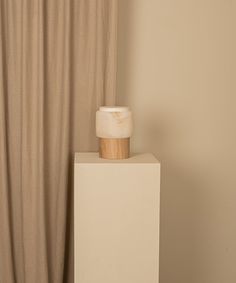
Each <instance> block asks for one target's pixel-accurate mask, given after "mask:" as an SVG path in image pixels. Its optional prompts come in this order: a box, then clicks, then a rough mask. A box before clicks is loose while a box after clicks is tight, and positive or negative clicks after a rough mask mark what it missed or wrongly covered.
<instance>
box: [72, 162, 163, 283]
mask: <svg viewBox="0 0 236 283" xmlns="http://www.w3.org/2000/svg"><path fill="white" fill-rule="evenodd" d="M74 190H75V211H74V212H75V216H74V219H75V282H76V283H116V282H117V283H121V282H122V283H147V282H148V283H157V282H158V266H159V256H158V255H159V199H160V198H159V196H160V164H159V163H94V164H93V163H76V164H75V188H74Z"/></svg>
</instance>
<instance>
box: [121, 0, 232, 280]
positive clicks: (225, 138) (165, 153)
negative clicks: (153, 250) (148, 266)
mask: <svg viewBox="0 0 236 283" xmlns="http://www.w3.org/2000/svg"><path fill="white" fill-rule="evenodd" d="M118 40H119V45H118V104H127V105H129V106H131V108H132V110H133V112H134V121H135V133H134V136H133V139H132V140H133V145H132V147H133V150H134V151H153V152H154V153H155V154H156V156H157V157H158V158H159V159H160V161H161V162H162V188H161V189H162V195H161V255H160V256H161V264H160V273H161V275H160V278H161V280H160V282H161V283H235V282H236V55H235V54H236V0H178V1H177V0H119V25H118ZM147 283H148V282H147Z"/></svg>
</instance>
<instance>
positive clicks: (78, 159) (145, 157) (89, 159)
mask: <svg viewBox="0 0 236 283" xmlns="http://www.w3.org/2000/svg"><path fill="white" fill-rule="evenodd" d="M74 163H79V164H80V163H105V164H108V163H159V161H158V160H157V159H156V157H155V156H154V155H153V154H152V153H133V154H131V156H130V158H127V159H120V160H110V159H104V158H100V157H99V155H98V152H76V153H75V159H74Z"/></svg>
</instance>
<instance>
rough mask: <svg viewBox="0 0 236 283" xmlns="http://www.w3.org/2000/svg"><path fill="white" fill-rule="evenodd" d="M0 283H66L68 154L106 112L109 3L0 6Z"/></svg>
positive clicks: (110, 97) (112, 6) (111, 68)
mask: <svg viewBox="0 0 236 283" xmlns="http://www.w3.org/2000/svg"><path fill="white" fill-rule="evenodd" d="M0 17H1V19H0V282H3V283H13V282H14V283H15V282H17V283H47V282H50V283H53V282H55V283H60V282H74V280H73V154H74V152H75V151H93V150H96V149H97V141H96V137H95V125H94V120H95V111H96V109H97V108H98V107H99V106H100V105H102V104H106V105H113V104H114V103H115V88H116V24H117V0H98V1H96V0H70V1H68V0H48V1H46V0H0Z"/></svg>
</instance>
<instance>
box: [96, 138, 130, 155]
mask: <svg viewBox="0 0 236 283" xmlns="http://www.w3.org/2000/svg"><path fill="white" fill-rule="evenodd" d="M129 148H130V138H99V157H101V158H105V159H126V158H129V155H130V149H129Z"/></svg>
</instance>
